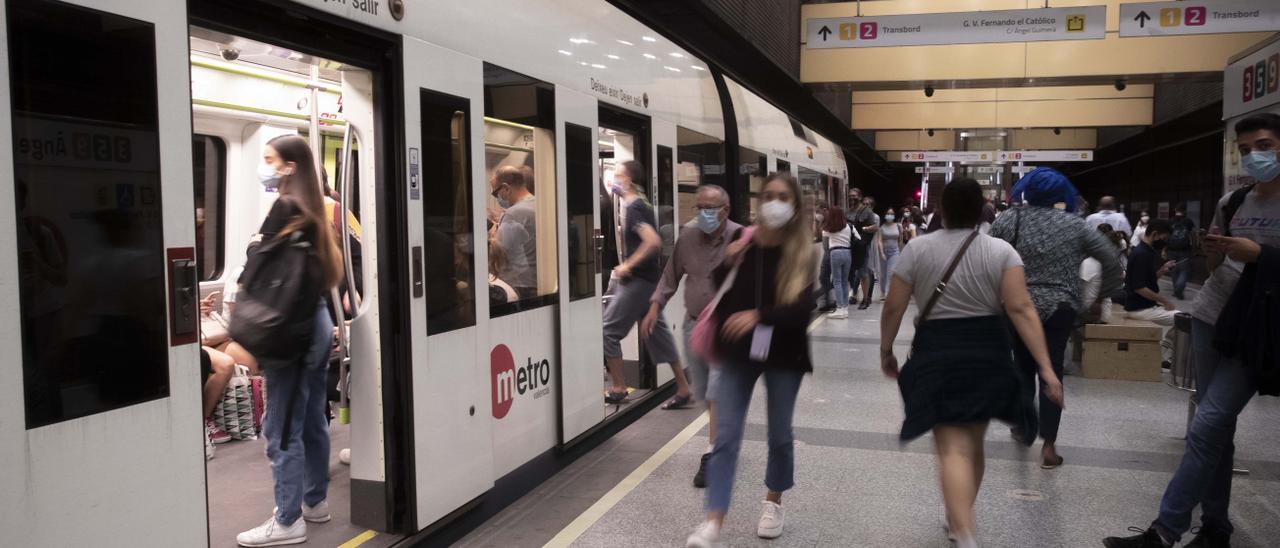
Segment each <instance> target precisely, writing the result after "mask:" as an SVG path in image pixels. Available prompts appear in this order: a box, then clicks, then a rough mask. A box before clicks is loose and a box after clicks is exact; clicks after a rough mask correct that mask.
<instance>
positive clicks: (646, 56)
mask: <svg viewBox="0 0 1280 548" xmlns="http://www.w3.org/2000/svg"><path fill="white" fill-rule="evenodd" d="M644 58H645V59H657V58H658V57H657V56H656V55H650V54H648V53H646V54H644Z"/></svg>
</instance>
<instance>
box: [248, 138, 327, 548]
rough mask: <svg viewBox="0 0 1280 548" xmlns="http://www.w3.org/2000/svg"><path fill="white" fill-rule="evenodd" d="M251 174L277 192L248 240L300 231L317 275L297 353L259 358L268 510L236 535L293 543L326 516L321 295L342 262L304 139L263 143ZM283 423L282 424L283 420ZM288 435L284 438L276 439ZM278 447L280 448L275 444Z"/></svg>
mask: <svg viewBox="0 0 1280 548" xmlns="http://www.w3.org/2000/svg"><path fill="white" fill-rule="evenodd" d="M262 159H263V164H264V165H263V166H262V167H261V168H260V169H259V173H258V175H259V178H260V179H261V182H262V184H263V186H265V187H267V188H268V189H270V188H273V187H274V188H276V189H278V191H279V193H280V196H279V198H277V199H276V201H275V204H273V205H272V206H271V211H270V212H269V213H268V214H267V218H266V220H264V221H263V222H262V227H261V228H260V229H259V231H258V232H259V235H258V236H256V237H255V238H254V242H255V243H251V244H250V245H251V246H253V245H255V244H257V243H259V242H266V241H271V240H272V239H276V238H294V237H300V238H301V240H303V241H305V242H307V243H309V244H310V249H311V250H312V252H313V253H314V254H315V257H316V259H318V261H315V262H313V263H311V264H316V263H318V268H320V270H321V272H319V273H316V274H318V276H319V278H320V279H321V280H322V281H323V284H322V291H321V295H317V296H306V298H308V300H309V298H310V297H315V298H316V299H317V300H318V301H319V305H318V306H317V307H316V311H315V327H314V330H313V331H312V333H311V343H310V346H309V347H308V348H307V350H306V351H305V353H303V355H300V356H297V357H296V358H292V359H289V360H284V361H282V360H275V361H280V362H287V363H275V364H272V363H268V362H269V360H266V359H259V365H260V367H261V368H262V371H263V375H264V376H265V377H266V381H267V410H266V415H265V417H264V418H263V428H262V435H263V437H265V438H266V440H267V458H268V459H270V461H271V475H272V478H273V479H274V481H275V490H274V492H275V502H276V510H275V513H274V514H273V515H272V516H271V517H270V518H267V521H266V522H264V523H263V524H262V525H260V526H258V527H255V528H253V529H250V530H248V531H245V532H243V533H240V534H239V535H238V536H236V542H238V543H239V544H240V545H241V546H249V547H259V546H276V545H281V544H296V543H300V542H305V541H306V540H307V525H306V522H308V521H309V522H314V523H319V522H325V521H329V505H328V502H327V501H326V498H327V492H328V487H329V427H328V420H327V417H326V413H325V405H326V403H327V402H326V401H325V400H326V399H327V398H326V397H325V396H326V390H325V375H326V369H327V366H328V364H329V350H330V348H331V346H330V345H331V343H332V338H333V335H332V333H333V322H332V321H331V320H330V319H329V313H328V311H327V310H326V309H325V301H324V299H323V298H320V297H322V296H323V295H324V294H326V293H328V292H329V290H330V289H331V288H333V287H334V286H335V285H337V284H338V282H339V281H340V279H341V278H342V263H341V256H340V253H339V251H338V247H337V246H336V245H335V244H334V235H333V231H332V229H331V228H330V226H329V223H328V221H327V220H326V219H325V210H324V199H323V197H322V196H321V195H320V179H319V177H318V176H317V175H316V163H315V159H314V157H313V156H312V155H311V149H310V147H308V146H307V142H306V141H304V140H302V138H300V137H297V136H294V135H283V136H280V137H276V138H274V139H271V140H270V141H268V142H267V145H266V146H265V147H264V150H263V157H262ZM286 421H287V424H286ZM286 436H287V437H288V440H287V443H284V444H282V442H284V441H286V440H285V439H284V438H285V437H286ZM282 446H283V447H282Z"/></svg>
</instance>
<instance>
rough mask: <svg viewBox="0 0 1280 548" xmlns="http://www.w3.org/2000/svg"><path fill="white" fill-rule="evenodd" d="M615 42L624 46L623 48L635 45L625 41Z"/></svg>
mask: <svg viewBox="0 0 1280 548" xmlns="http://www.w3.org/2000/svg"><path fill="white" fill-rule="evenodd" d="M617 42H618V43H619V44H622V45H624V46H634V45H635V44H632V43H631V42H628V41H626V40H618V41H617Z"/></svg>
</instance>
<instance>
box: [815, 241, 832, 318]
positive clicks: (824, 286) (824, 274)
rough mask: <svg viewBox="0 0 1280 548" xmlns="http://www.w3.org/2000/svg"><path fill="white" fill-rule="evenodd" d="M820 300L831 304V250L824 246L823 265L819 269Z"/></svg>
mask: <svg viewBox="0 0 1280 548" xmlns="http://www.w3.org/2000/svg"><path fill="white" fill-rule="evenodd" d="M818 285H819V286H820V287H818V302H819V304H826V305H830V304H831V250H830V249H828V248H827V246H826V244H823V246H822V267H821V268H819V269H818Z"/></svg>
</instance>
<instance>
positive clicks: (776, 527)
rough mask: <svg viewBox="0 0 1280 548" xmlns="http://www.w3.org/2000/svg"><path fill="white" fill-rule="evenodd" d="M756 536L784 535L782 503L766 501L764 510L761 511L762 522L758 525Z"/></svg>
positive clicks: (774, 536) (772, 536) (773, 536)
mask: <svg viewBox="0 0 1280 548" xmlns="http://www.w3.org/2000/svg"><path fill="white" fill-rule="evenodd" d="M756 536H758V537H760V538H778V537H780V536H782V505H781V504H778V503H776V502H772V501H767V500H766V501H764V511H763V512H761V513H760V524H759V525H757V526H756Z"/></svg>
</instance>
